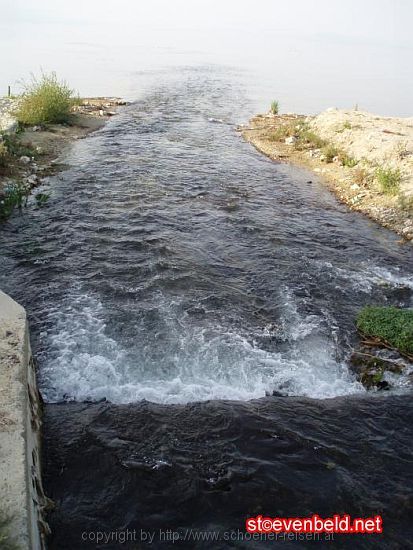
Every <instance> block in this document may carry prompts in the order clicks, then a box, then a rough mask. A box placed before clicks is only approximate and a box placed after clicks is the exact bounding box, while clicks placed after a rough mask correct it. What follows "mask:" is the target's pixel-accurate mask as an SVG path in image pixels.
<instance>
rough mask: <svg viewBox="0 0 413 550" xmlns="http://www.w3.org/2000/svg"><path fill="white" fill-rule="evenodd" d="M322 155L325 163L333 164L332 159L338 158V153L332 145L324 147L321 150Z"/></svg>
mask: <svg viewBox="0 0 413 550" xmlns="http://www.w3.org/2000/svg"><path fill="white" fill-rule="evenodd" d="M323 155H324V158H325V161H326V162H333V159H334V158H335V157H338V156H339V151H338V149H337V148H336V147H334V145H326V146H325V147H324V148H323Z"/></svg>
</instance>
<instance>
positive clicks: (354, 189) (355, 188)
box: [350, 183, 360, 191]
mask: <svg viewBox="0 0 413 550" xmlns="http://www.w3.org/2000/svg"><path fill="white" fill-rule="evenodd" d="M350 189H353V191H356V190H357V189H360V185H358V184H357V183H353V185H352V186H351V187H350Z"/></svg>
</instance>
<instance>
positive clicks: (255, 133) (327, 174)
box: [239, 109, 413, 241]
mask: <svg viewBox="0 0 413 550" xmlns="http://www.w3.org/2000/svg"><path fill="white" fill-rule="evenodd" d="M239 130H240V131H241V133H242V135H243V137H244V138H245V139H246V140H247V141H249V142H250V143H251V144H252V145H254V147H256V148H257V149H258V150H259V151H261V152H262V153H264V154H265V155H267V156H268V157H269V158H271V159H273V160H277V161H281V162H290V163H293V164H297V165H299V166H304V167H306V168H309V169H311V170H313V171H314V172H315V173H317V174H318V175H320V176H321V177H322V180H323V181H324V182H325V183H326V184H327V185H328V186H329V188H330V189H331V190H332V191H333V192H334V193H335V194H336V196H337V197H338V198H339V200H340V201H341V202H343V203H345V204H347V205H348V206H349V208H351V209H352V210H356V211H358V212H361V213H363V214H365V215H367V216H369V217H370V218H371V219H373V220H374V221H376V222H378V223H379V224H381V225H383V226H384V227H387V228H389V229H392V230H393V231H395V232H397V233H398V234H399V235H400V236H402V237H403V239H405V240H410V241H411V240H412V239H413V118H405V119H403V118H389V117H379V116H376V115H373V114H370V113H366V112H363V111H358V110H351V111H343V110H338V109H328V110H327V111H325V112H323V113H321V114H320V115H318V116H315V117H307V116H302V115H296V114H285V115H273V114H267V115H257V116H255V117H254V118H252V119H251V121H250V123H249V125H248V126H247V127H245V126H241V127H240V128H239Z"/></svg>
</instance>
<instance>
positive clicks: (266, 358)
mask: <svg viewBox="0 0 413 550" xmlns="http://www.w3.org/2000/svg"><path fill="white" fill-rule="evenodd" d="M237 106H238V108H239V110H238V111H237V114H236V115H234V110H236V109H237ZM248 108H249V107H248V99H247V98H245V97H243V94H242V90H240V89H239V88H238V87H237V86H236V85H235V84H234V79H231V75H229V74H228V71H220V70H218V69H216V68H215V69H214V70H212V69H209V70H208V69H202V70H197V69H188V70H186V71H183V72H181V78H180V79H179V80H178V79H176V78H171V79H170V80H169V81H168V82H165V83H163V84H162V83H158V84H156V85H154V86H153V88H152V89H150V90H148V92H147V94H146V96H145V97H144V98H143V99H142V100H140V101H138V102H136V103H133V104H132V105H130V106H128V107H127V108H125V109H124V110H123V111H122V112H121V114H120V115H119V116H118V117H116V118H115V119H113V120H112V121H111V122H110V123H109V124H108V125H107V126H106V127H105V128H104V129H102V130H101V131H99V132H98V133H96V134H95V135H93V136H90V137H88V138H87V139H85V140H82V141H79V142H77V143H76V146H75V147H74V148H73V151H72V153H71V155H70V156H69V158H68V159H66V162H67V163H68V168H67V170H65V171H64V172H62V173H61V175H60V176H58V177H55V178H51V180H50V181H49V182H48V183H47V184H46V187H48V188H49V187H50V190H51V191H50V192H51V193H52V196H51V198H50V200H49V202H48V204H47V205H46V207H44V208H41V209H36V208H35V207H34V206H33V207H31V208H29V209H28V210H27V211H25V212H24V214H22V215H19V214H16V215H15V216H13V217H12V219H11V220H9V221H8V222H7V223H6V224H5V225H4V226H3V227H2V230H1V232H0V246H1V251H0V257H1V267H0V285H1V288H2V289H3V290H5V291H6V292H9V293H10V294H11V295H12V296H13V297H14V298H15V299H17V300H18V301H20V302H21V303H22V304H23V305H25V306H26V307H27V309H28V313H29V317H30V323H31V329H32V338H33V347H34V351H35V354H36V358H37V362H38V365H39V384H40V388H41V391H42V394H43V397H44V399H45V401H46V402H47V405H46V427H45V437H46V441H47V445H46V449H47V451H46V455H45V465H46V466H45V478H46V480H47V488H48V491H49V493H50V495H51V496H52V498H54V499H55V500H56V502H57V511H56V512H55V513H54V514H53V515H52V518H51V522H52V527H56V530H55V535H54V538H53V539H52V542H51V547H52V548H59V549H62V548H71V549H75V548H77V547H79V548H82V547H86V546H87V545H86V543H84V542H81V541H80V533H81V532H82V531H84V530H90V529H95V528H97V527H100V528H104V526H105V525H106V526H109V527H110V528H112V529H118V528H122V527H123V528H126V527H127V526H131V525H133V526H139V528H144V527H145V525H147V526H148V529H149V528H153V529H156V528H160V527H165V528H168V527H169V528H177V527H182V526H183V525H192V526H197V527H200V528H201V527H203V528H205V529H207V528H210V529H213V528H215V527H216V528H220V529H221V528H223V527H225V528H231V527H232V528H240V529H243V518H244V517H245V516H246V514H248V513H252V512H253V511H254V510H259V509H260V510H262V512H263V513H268V514H274V515H275V512H277V513H279V514H281V513H291V514H292V513H294V514H295V513H297V515H299V514H300V513H309V512H310V511H313V512H321V511H326V510H329V511H331V512H332V513H333V512H339V511H343V512H345V511H347V512H348V513H352V512H354V511H358V512H360V514H362V513H365V514H367V511H368V512H369V513H372V512H373V511H378V512H380V511H384V512H386V513H388V514H389V515H390V516H392V514H393V516H394V514H396V512H394V513H393V512H392V506H396V505H397V506H398V512H397V514H399V519H398V520H395V519H394V518H395V517H396V516H397V514H396V516H394V517H393V516H392V517H393V522H394V521H396V526H397V521H399V523H400V525H401V524H402V523H403V522H405V521H407V520H406V514H407V513H408V509H407V508H406V509H405V508H404V506H405V504H402V505H401V504H400V502H402V503H405V502H407V500H408V499H411V498H412V492H411V491H409V490H408V489H407V487H408V484H407V482H408V481H410V486H411V478H409V477H408V476H409V470H408V466H409V464H410V468H411V461H410V462H409V459H408V456H407V451H406V446H408V442H409V437H411V434H412V428H411V426H412V422H411V419H412V418H413V415H412V410H411V407H410V405H409V399H410V397H409V390H408V384H407V379H406V378H403V377H402V378H401V379H400V381H399V382H398V383H397V384H396V388H395V389H394V390H392V392H390V395H387V396H382V397H368V396H366V392H365V390H364V389H363V387H362V386H361V385H360V384H359V383H358V382H357V381H356V379H355V378H354V376H353V375H352V373H351V372H350V371H349V368H348V365H347V359H348V356H349V353H350V351H351V348H352V346H353V345H354V343H355V342H356V338H357V337H356V333H355V329H354V317H355V315H356V313H357V311H358V310H359V309H360V307H361V306H363V305H365V304H368V303H378V304H395V305H403V306H408V305H411V303H412V289H413V268H412V263H411V249H410V248H409V247H404V246H402V245H400V243H399V242H398V241H397V237H396V236H394V235H393V234H391V233H390V232H388V231H386V230H385V229H382V228H379V227H377V226H376V225H375V224H373V223H371V222H369V221H368V220H367V219H366V218H364V217H362V216H360V215H357V214H355V213H352V212H350V211H348V210H347V208H345V207H344V206H342V205H339V204H338V203H337V201H336V200H335V198H334V197H333V196H332V195H331V194H330V193H329V192H328V191H327V190H326V189H325V188H324V187H323V186H322V184H321V183H320V182H319V181H317V179H316V178H315V177H314V175H312V174H310V173H308V172H305V171H302V170H298V169H294V168H291V167H288V166H285V165H280V164H276V163H274V162H271V161H270V160H268V159H266V158H265V157H263V156H261V155H260V154H258V153H257V152H256V151H255V150H254V149H253V148H252V147H251V146H249V145H248V144H246V143H244V142H243V141H242V139H241V138H240V136H239V134H238V133H237V132H236V131H235V125H236V122H238V121H240V120H242V118H243V117H245V119H246V118H247V117H248V114H251V113H249V111H248ZM397 394H398V395H397ZM340 396H341V397H340ZM346 396H351V397H346ZM307 398H317V399H321V400H323V399H326V398H336V399H332V400H329V401H312V400H311V399H307ZM251 399H255V400H257V399H258V401H252V402H251V403H250V404H248V403H245V402H246V401H248V400H251ZM99 400H107V401H110V402H111V403H112V404H104V405H102V404H93V403H89V404H87V405H76V404H71V403H67V404H56V405H54V404H53V403H60V402H63V401H64V402H71V401H76V402H82V401H88V402H96V401H99ZM206 400H212V401H209V402H208V403H205V404H204V405H203V404H199V403H198V404H195V403H194V402H202V401H206ZM218 400H226V401H218ZM228 400H231V401H228ZM147 401H149V402H152V404H148V403H146V402H147ZM394 407H396V408H397V413H394V412H393V408H394ZM403 411H404V412H403ZM377 415H378V416H377ZM291 423H292V424H291ZM353 425H356V426H357V429H356V433H357V436H356V437H357V440H358V439H360V441H352V440H351V433H352V431H351V430H352V427H353ZM244 426H245V428H244ZM181 428H182V429H181ZM148 430H149V431H148ZM244 431H245V433H244ZM280 432H281V433H283V434H284V436H282V437H281V439H278V435H277V434H279V433H280ZM319 444H320V445H319ZM320 449H322V450H321V451H320ZM80 451H82V452H80ZM372 453H374V454H375V458H374V459H373V458H372ZM330 462H331V463H334V464H336V462H337V463H338V464H339V466H338V467H337V469H335V466H331V471H330V469H329V468H330V467H326V464H327V466H328V464H330ZM134 464H135V465H134ZM136 464H137V466H136ZM97 466H98V467H97ZM91 467H92V470H90V468H91ZM395 472H397V476H396V474H395ZM395 476H396V477H395ZM208 480H210V481H208ZM222 480H223V481H222ZM406 484H407V485H406ZM319 491H321V492H322V493H323V494H322V495H321V496H320V494H318V492H319ZM389 492H390V493H389ZM231 495H232V496H231ZM299 495H306V496H305V498H303V501H302V502H301V499H300V496H299ZM323 498H325V505H323V504H322V503H323V502H324V500H323ZM406 499H407V500H406ZM131 502H133V503H134V505H133V506H132V505H131ZM260 503H261V504H262V506H261V507H260ZM294 503H296V505H297V506H296V508H294V506H295V504H294ZM297 503H299V504H297ZM406 506H407V505H406ZM215 507H217V508H215ZM219 507H223V509H225V513H224V516H223V517H222V518H221V516H220V513H219V511H218V509H219ZM185 518H187V519H186V520H185ZM221 519H222V521H221ZM185 522H186V523H185ZM403 524H404V523H403ZM392 529H393V531H392V535H391V539H389V540H391V541H392V542H390V543H389V544H390V546H388V547H389V548H398V547H399V546H397V544H399V543H400V544H401V546H400V548H402V547H406V546H403V544H405V541H406V540H407V539H405V538H404V535H403V534H400V533H399V534H397V532H396V531H397V530H395V527H394V524H393V527H392ZM406 536H407V535H406ZM76 541H77V542H76ZM398 541H399V542H398ZM400 541H401V542H400ZM342 543H343V544H344V541H342ZM373 543H376V544H377V539H376V540H375V541H372V540H371V539H368V540H367V539H365V540H363V541H361V542H360V545H363V544H364V545H365V547H369V545H370V544H373ZM382 543H383V545H384V542H383V541H382ZM182 544H183V543H182ZM231 544H232V543H231ZM231 544H227V543H224V542H221V543H219V544H218V543H217V544H216V546H214V544H211V543H210V544H209V546H205V547H208V548H215V547H216V548H225V547H237V546H238V547H243V546H242V545H241V542H239V541H238V542H237V543H235V544H232V546H231ZM260 544H261V547H262V545H264V546H265V545H266V544H268V545H269V544H270V543H264V542H261V543H260ZM272 544H273V545H274V543H272ZM280 544H281V543H280ZM294 544H298V543H294ZM334 544H335V545H336V547H339V545H340V544H341V542H340V541H336V542H335V543H334ZM386 544H387V543H386ZM76 545H78V546H76ZM158 545H159V546H161V545H162V547H164V546H165V547H167V546H168V543H166V542H165V543H163V542H162V544H161V542H160V541H158ZM284 546H286V547H288V546H287V545H284ZM93 547H96V548H97V547H100V546H93ZM102 547H105V548H109V546H108V545H106V546H102ZM118 547H119V548H120V547H130V548H135V547H136V548H137V547H140V546H139V545H137V546H136V545H135V546H133V545H130V546H128V545H119V544H117V545H114V546H110V548H118ZM155 547H156V545H155ZM188 547H192V548H193V547H200V548H203V547H204V546H202V545H201V543H197V544H196V545H194V544H192V546H191V545H189V546H188ZM249 547H255V546H251V545H250V546H249ZM303 547H305V546H303ZM330 547H331V544H330ZM332 547H334V546H332ZM360 547H361V546H360ZM383 547H386V546H383Z"/></svg>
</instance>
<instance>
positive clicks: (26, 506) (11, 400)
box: [0, 291, 50, 550]
mask: <svg viewBox="0 0 413 550" xmlns="http://www.w3.org/2000/svg"><path fill="white" fill-rule="evenodd" d="M40 427H41V398H40V394H39V392H38V390H37V385H36V374H35V368H34V362H33V358H32V354H31V350H30V340H29V330H28V325H27V319H26V312H25V310H24V308H22V307H21V306H20V305H19V304H17V303H16V302H15V301H14V300H12V299H11V298H10V297H9V296H7V295H6V294H4V293H3V292H1V291H0V512H1V513H2V514H4V515H7V516H10V517H12V521H11V525H10V534H11V538H12V539H13V540H15V542H16V543H17V544H18V545H19V547H20V548H21V549H22V550H26V549H27V550H43V549H44V548H46V546H45V539H46V536H47V534H48V532H49V528H48V525H47V523H45V521H44V509H45V508H46V507H47V506H48V505H49V503H50V501H49V500H48V499H47V497H45V495H44V493H43V488H42V482H41V467H40Z"/></svg>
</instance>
